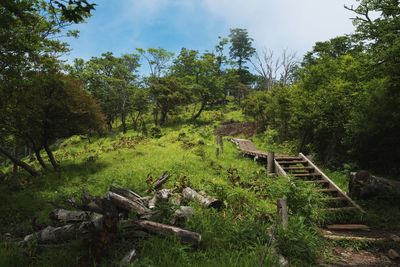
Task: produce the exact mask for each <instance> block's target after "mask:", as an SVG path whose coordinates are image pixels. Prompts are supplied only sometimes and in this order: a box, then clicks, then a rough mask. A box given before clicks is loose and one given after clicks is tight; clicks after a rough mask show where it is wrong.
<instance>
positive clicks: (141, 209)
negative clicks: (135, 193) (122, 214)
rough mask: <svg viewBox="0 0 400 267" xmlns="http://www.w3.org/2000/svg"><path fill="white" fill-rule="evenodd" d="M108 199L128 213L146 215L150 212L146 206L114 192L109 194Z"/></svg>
mask: <svg viewBox="0 0 400 267" xmlns="http://www.w3.org/2000/svg"><path fill="white" fill-rule="evenodd" d="M108 199H110V200H111V202H112V203H113V204H114V205H115V206H117V207H119V208H121V209H124V210H127V211H135V212H136V213H137V214H139V215H145V214H147V213H149V212H150V211H149V210H148V209H147V207H145V206H144V205H142V204H140V203H137V202H136V201H132V200H129V199H127V198H126V197H123V196H121V195H118V194H115V193H113V192H108Z"/></svg>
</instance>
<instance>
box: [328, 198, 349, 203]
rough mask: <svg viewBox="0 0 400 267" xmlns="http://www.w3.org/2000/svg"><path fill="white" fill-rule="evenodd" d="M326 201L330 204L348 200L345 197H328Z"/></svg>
mask: <svg viewBox="0 0 400 267" xmlns="http://www.w3.org/2000/svg"><path fill="white" fill-rule="evenodd" d="M326 200H327V201H330V202H340V201H348V199H347V198H345V197H328V198H326Z"/></svg>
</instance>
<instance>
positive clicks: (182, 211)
mask: <svg viewBox="0 0 400 267" xmlns="http://www.w3.org/2000/svg"><path fill="white" fill-rule="evenodd" d="M193 214H194V209H193V208H192V207H189V206H181V207H179V209H177V210H175V212H174V217H173V218H172V220H171V224H176V223H179V222H184V221H186V220H188V219H189V218H191V217H192V216H193Z"/></svg>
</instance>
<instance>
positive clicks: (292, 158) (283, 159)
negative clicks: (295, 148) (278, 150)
mask: <svg viewBox="0 0 400 267" xmlns="http://www.w3.org/2000/svg"><path fill="white" fill-rule="evenodd" d="M275 159H276V160H277V161H292V160H303V159H302V158H301V157H276V158H275Z"/></svg>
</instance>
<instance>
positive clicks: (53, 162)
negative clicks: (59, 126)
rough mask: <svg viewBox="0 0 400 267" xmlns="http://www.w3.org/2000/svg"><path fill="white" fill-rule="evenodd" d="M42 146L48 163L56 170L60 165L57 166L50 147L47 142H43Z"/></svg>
mask: <svg viewBox="0 0 400 267" xmlns="http://www.w3.org/2000/svg"><path fill="white" fill-rule="evenodd" d="M43 147H44V150H45V151H46V153H47V156H49V160H50V163H51V165H52V166H53V168H54V170H56V171H57V170H59V169H60V167H59V166H58V163H57V161H56V159H55V158H54V155H53V152H52V151H51V149H50V147H49V145H48V144H47V142H46V143H45V144H44V146H43Z"/></svg>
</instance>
